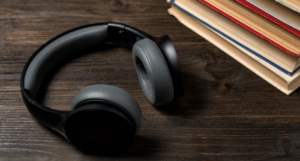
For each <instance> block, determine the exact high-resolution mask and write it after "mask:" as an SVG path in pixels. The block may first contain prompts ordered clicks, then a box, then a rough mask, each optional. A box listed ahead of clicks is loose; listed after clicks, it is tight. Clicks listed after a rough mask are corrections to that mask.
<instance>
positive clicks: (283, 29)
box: [168, 0, 300, 95]
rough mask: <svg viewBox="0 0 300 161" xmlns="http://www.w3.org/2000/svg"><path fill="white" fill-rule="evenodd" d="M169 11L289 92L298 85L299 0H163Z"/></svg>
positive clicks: (299, 63) (266, 78)
mask: <svg viewBox="0 0 300 161" xmlns="http://www.w3.org/2000/svg"><path fill="white" fill-rule="evenodd" d="M168 2H169V3H171V8H170V9H169V13H170V14H171V15H173V16H175V17H176V18H177V19H178V20H179V21H180V22H181V23H182V24H184V25H185V26H186V27H188V28H190V29H191V30H193V31H194V32H196V33H197V34H199V35H200V36H202V37H203V38H205V39H207V40H208V41H210V42H211V43H213V44H214V45H215V46H217V47H218V48H220V49H221V50H223V51H224V52H226V53H227V54H228V55H230V56H231V57H233V58H234V59H236V60H237V61H238V62H240V63H241V64H243V65H244V66H246V67H247V68H249V69H250V70H252V71H253V72H254V73H256V74H257V75H259V76H260V77H262V78H263V79H264V80H266V81H268V82H269V83H270V84H272V85H273V86H275V87H276V88H278V89H279V90H281V91H282V92H284V93H285V94H287V95H288V94H290V93H292V92H293V91H294V90H296V89H297V88H298V87H299V86H300V0H169V1H168Z"/></svg>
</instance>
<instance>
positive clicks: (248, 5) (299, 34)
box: [235, 0, 300, 37]
mask: <svg viewBox="0 0 300 161" xmlns="http://www.w3.org/2000/svg"><path fill="white" fill-rule="evenodd" d="M235 1H237V2H238V3H240V4H241V5H243V6H245V7H247V8H249V9H250V10H252V11H254V12H256V13H257V14H260V15H261V16H263V17H265V18H266V19H268V20H270V21H272V22H274V23H275V24H277V25H279V26H281V27H282V28H284V29H286V30H288V31H289V32H291V33H292V34H294V35H296V36H298V37H300V31H299V30H297V29H295V28H293V27H291V26H289V25H287V24H286V23H284V22H282V21H280V20H278V19H277V18H276V17H274V16H272V15H270V14H268V13H267V12H265V11H263V10H261V9H259V8H257V7H256V6H254V5H253V4H251V3H249V2H248V1H247V0H235Z"/></svg>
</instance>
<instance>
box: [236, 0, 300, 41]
mask: <svg viewBox="0 0 300 161" xmlns="http://www.w3.org/2000/svg"><path fill="white" fill-rule="evenodd" d="M236 1H237V2H238V3H240V4H242V5H244V6H245V7H247V8H249V9H250V10H252V11H254V12H256V13H257V14H259V15H261V16H263V17H265V18H266V19H268V20H270V21H272V22H274V23H275V24H277V25H279V26H281V27H282V28H284V29H286V30H288V31H289V32H291V33H293V34H295V35H296V36H298V37H300V13H297V12H294V11H292V10H290V9H289V8H286V7H285V6H283V5H281V4H279V3H277V2H275V0H267V1H266V0H236Z"/></svg>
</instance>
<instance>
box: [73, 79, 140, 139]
mask: <svg viewBox="0 0 300 161" xmlns="http://www.w3.org/2000/svg"><path fill="white" fill-rule="evenodd" d="M88 101H91V102H97V101H99V102H102V103H108V104H111V105H113V106H114V107H117V108H118V110H120V111H122V112H123V113H124V114H126V115H127V116H128V117H129V119H130V120H132V121H133V123H134V126H135V127H136V132H135V133H136V134H137V133H138V131H139V129H140V127H141V124H142V111H141V108H140V106H139V104H138V102H137V101H136V100H135V99H134V98H133V97H132V96H131V95H130V94H129V93H128V92H126V91H125V90H123V89H121V88H118V87H115V86H110V85H103V84H98V85H91V86H87V87H85V88H83V89H81V90H80V91H79V92H78V93H77V95H76V96H75V98H74V100H73V102H72V104H71V110H74V109H76V108H78V105H80V104H82V103H86V102H88Z"/></svg>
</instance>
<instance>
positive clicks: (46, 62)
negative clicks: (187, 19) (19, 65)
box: [24, 24, 108, 98]
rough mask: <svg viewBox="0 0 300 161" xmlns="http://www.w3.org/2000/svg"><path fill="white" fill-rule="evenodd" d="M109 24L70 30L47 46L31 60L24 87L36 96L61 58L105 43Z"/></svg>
mask: <svg viewBox="0 0 300 161" xmlns="http://www.w3.org/2000/svg"><path fill="white" fill-rule="evenodd" d="M107 28H108V27H107V25H106V24H104V25H96V26H91V27H86V28H82V29H78V30H75V31H73V32H70V33H68V34H66V35H63V36H62V37H59V38H58V39H56V40H54V41H53V42H51V43H50V44H48V45H47V46H45V47H44V48H43V49H42V50H41V51H40V52H39V53H38V54H37V55H36V56H35V57H34V59H33V60H32V61H31V63H30V65H29V66H28V68H27V71H26V75H25V78H24V87H25V89H27V90H29V91H30V93H31V94H32V96H33V97H34V98H35V97H36V95H37V93H38V91H39V88H40V85H41V83H42V81H43V79H44V77H45V76H46V74H47V73H48V72H49V71H50V70H51V69H52V68H53V67H54V66H55V64H57V63H58V62H60V61H61V60H63V59H65V58H67V57H69V56H71V55H72V54H75V53H76V52H78V51H80V50H83V49H87V48H90V47H93V46H95V45H99V44H101V43H105V42H106V41H107V35H108V34H107Z"/></svg>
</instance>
